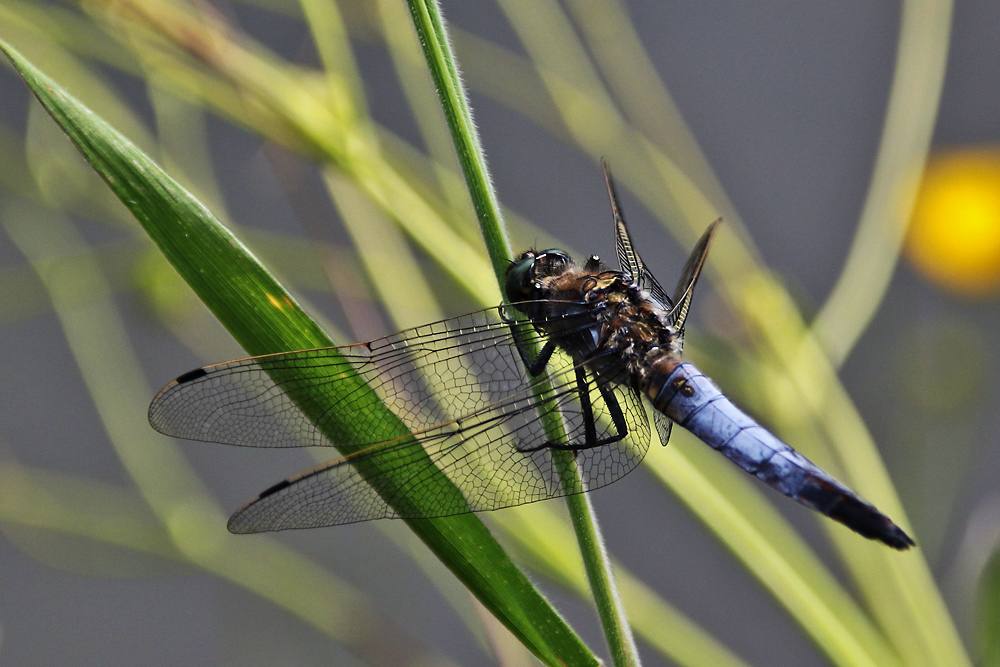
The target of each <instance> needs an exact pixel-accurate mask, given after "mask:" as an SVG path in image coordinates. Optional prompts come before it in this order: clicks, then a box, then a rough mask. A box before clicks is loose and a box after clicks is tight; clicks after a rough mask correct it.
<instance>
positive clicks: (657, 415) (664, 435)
mask: <svg viewBox="0 0 1000 667" xmlns="http://www.w3.org/2000/svg"><path fill="white" fill-rule="evenodd" d="M653 423H655V424H656V432H657V434H659V436H660V444H661V445H663V446H664V447H666V446H667V443H668V442H670V431H671V429H673V427H674V423H673V422H672V421H670V417H667V416H666V415H664V414H663V413H662V412H659V411H657V410H654V411H653Z"/></svg>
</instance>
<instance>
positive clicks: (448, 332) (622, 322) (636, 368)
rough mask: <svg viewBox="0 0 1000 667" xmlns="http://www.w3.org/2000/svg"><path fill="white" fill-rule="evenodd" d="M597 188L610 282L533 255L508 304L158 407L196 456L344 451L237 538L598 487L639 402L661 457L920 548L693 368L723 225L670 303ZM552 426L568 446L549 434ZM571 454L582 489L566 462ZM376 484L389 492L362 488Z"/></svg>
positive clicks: (254, 513)
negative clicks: (607, 230) (693, 345)
mask: <svg viewBox="0 0 1000 667" xmlns="http://www.w3.org/2000/svg"><path fill="white" fill-rule="evenodd" d="M604 171H605V181H606V184H607V189H608V195H609V197H610V199H611V206H612V212H613V216H614V226H615V241H616V249H617V255H618V263H619V267H618V269H617V270H614V269H612V268H609V267H607V266H605V265H604V264H602V263H601V261H600V259H599V258H598V257H597V256H591V257H590V258H588V259H587V260H586V262H584V264H583V265H582V266H581V265H578V264H576V263H574V262H573V260H572V259H571V258H570V257H569V255H568V254H567V253H566V252H564V251H562V250H558V249H549V250H543V251H536V250H529V251H527V252H525V253H523V254H522V255H521V256H520V257H519V258H518V259H517V260H516V261H514V262H512V263H511V264H510V266H509V267H508V270H507V278H506V285H505V291H506V296H507V302H508V303H507V304H506V305H503V306H500V307H496V308H489V309H486V310H482V311H478V312H474V313H469V314H466V315H462V316H459V317H455V318H452V319H448V320H443V321H440V322H436V323H432V324H427V325H424V326H421V327H417V328H415V329H410V330H407V331H402V332H400V333H396V334H393V335H391V336H386V337H384V338H378V339H375V340H372V341H369V342H367V343H359V344H355V345H347V346H341V347H335V348H323V349H314V350H300V351H295V352H283V353H279V354H271V355H266V356H260V357H254V358H249V359H241V360H237V361H231V362H227V363H222V364H217V365H213V366H207V367H204V368H200V369H197V370H194V371H191V372H189V373H185V374H184V375H181V376H180V377H178V378H177V379H176V380H174V381H173V382H171V383H170V384H168V385H167V386H166V387H164V388H163V389H162V390H161V391H160V392H159V393H158V394H157V395H156V397H155V398H154V399H153V402H152V404H151V405H150V408H149V421H150V424H152V426H153V428H155V429H156V430H158V431H160V432H161V433H164V434H166V435H171V436H176V437H180V438H187V439H190V440H202V441H208V442H219V443H225V444H232V445H242V446H251V447H304V446H326V447H330V446H338V447H340V448H341V449H342V450H343V451H347V452H350V453H349V454H348V455H346V456H343V457H340V458H337V459H335V460H332V461H330V462H328V463H325V464H322V465H319V466H317V467H315V468H312V469H310V470H307V471H305V472H302V473H300V474H298V475H296V476H294V477H291V478H289V479H286V480H284V481H282V482H280V483H278V484H276V485H274V486H273V487H271V488H269V489H267V490H265V491H264V492H263V493H261V494H260V495H259V496H257V497H256V498H254V499H253V500H251V501H250V502H249V503H247V504H246V505H245V506H243V507H242V508H241V509H239V510H238V511H237V512H236V513H235V514H233V516H232V517H231V518H230V520H229V524H228V527H229V530H230V531H232V532H234V533H255V532H262V531H271V530H284V529H292V528H314V527H319V526H330V525H338V524H346V523H353V522H358V521H368V520H372V519H379V518H398V517H409V518H426V517H442V516H449V515H454V514H460V513H464V512H478V511H486V510H496V509H501V508H504V507H511V506H514V505H520V504H524V503H529V502H535V501H539V500H545V499H549V498H555V497H559V496H565V495H567V494H571V493H579V492H584V491H589V490H592V489H596V488H599V487H602V486H605V485H607V484H610V483H612V482H614V481H616V480H618V479H620V478H621V477H623V476H624V475H626V474H627V473H629V472H630V471H631V470H633V469H634V468H635V467H636V466H637V465H638V464H639V462H640V461H641V460H642V458H643V457H644V456H645V454H646V451H647V449H648V447H649V442H650V436H651V429H650V426H649V421H648V418H647V411H646V408H645V406H644V404H643V397H645V400H646V401H647V402H648V403H649V404H650V405H651V406H652V408H653V421H654V423H655V426H656V429H657V432H658V434H659V437H660V441H661V442H662V443H663V444H664V445H666V444H667V441H668V440H669V438H670V431H671V428H672V426H673V425H674V424H678V425H680V426H681V427H683V428H685V429H687V430H689V431H691V432H692V433H693V434H694V435H696V436H698V437H699V438H700V439H701V440H703V441H704V442H705V443H706V444H708V445H709V446H710V447H712V448H713V449H715V450H716V451H718V452H719V453H721V454H722V455H724V456H726V457H727V458H729V459H730V460H731V461H732V462H733V463H735V464H736V465H737V466H739V467H740V468H742V469H743V470H744V471H746V472H747V473H749V474H751V475H753V476H755V477H756V478H757V479H759V480H760V481H762V482H764V483H765V484H767V485H768V486H770V487H772V488H773V489H775V490H777V491H778V492H779V493H781V494H783V495H785V496H787V497H789V498H791V499H792V500H795V501H797V502H799V503H801V504H802V505H805V506H806V507H809V508H811V509H813V510H816V511H817V512H820V513H821V514H824V515H826V516H828V517H830V518H831V519H833V520H835V521H839V522H840V523H842V524H844V525H845V526H847V527H848V528H850V529H851V530H854V531H855V532H857V533H859V534H860V535H862V536H864V537H867V538H870V539H875V540H879V541H881V542H883V543H885V544H887V545H889V546H890V547H893V548H896V549H907V548H909V547H911V546H913V545H914V542H913V540H912V539H910V537H909V536H908V535H907V534H906V533H905V532H903V530H902V529H901V528H899V527H898V526H897V525H896V524H894V523H893V522H892V521H891V520H890V519H889V518H888V517H886V516H885V515H884V514H882V513H881V512H879V511H878V510H877V509H876V508H875V507H874V506H873V505H871V504H870V503H868V502H867V501H865V500H863V499H862V498H860V497H859V496H858V495H857V494H855V493H854V492H853V491H851V490H850V489H849V488H847V487H846V486H845V485H843V484H841V483H840V482H838V481H837V480H835V479H834V478H833V477H832V476H830V475H829V474H827V473H826V472H824V471H823V470H822V469H820V468H819V467H818V466H816V465H815V464H813V463H812V462H810V461H809V460H808V459H806V458H805V457H804V456H802V455H801V454H799V453H797V452H796V451H795V450H794V449H792V448H791V447H789V446H788V445H787V444H785V443H784V442H782V441H781V440H779V439H778V438H777V437H775V436H774V435H772V434H771V433H770V432H769V431H768V430H767V429H765V428H764V427H762V426H761V425H760V424H758V423H757V422H756V421H755V420H754V419H753V418H751V417H750V416H748V415H747V414H746V413H744V412H743V411H741V410H740V409H739V408H738V407H736V406H735V405H734V404H733V403H732V402H731V401H730V400H729V399H728V398H726V396H725V395H723V394H722V392H721V391H720V390H719V388H718V387H717V386H716V385H715V384H714V383H713V382H712V381H711V380H710V379H709V378H708V377H706V376H705V375H704V374H703V373H701V371H699V370H698V369H697V368H696V367H695V366H693V365H692V364H691V363H690V362H687V361H683V360H682V358H681V351H682V348H683V344H684V324H685V321H686V319H687V316H688V312H689V309H690V306H691V299H692V295H693V292H694V287H695V284H696V283H697V281H698V277H699V275H700V274H701V270H702V267H703V266H704V263H705V258H706V256H707V253H708V250H709V247H710V245H711V242H712V239H713V237H714V235H715V233H716V230H717V229H718V227H719V224H720V222H721V220H718V221H716V222H714V223H713V224H712V225H710V226H709V228H708V230H707V231H706V232H705V234H704V235H703V236H702V238H701V239H700V240H699V242H698V244H697V245H696V246H695V248H694V250H693V252H692V253H691V256H690V258H689V259H688V261H687V263H686V265H685V266H684V269H683V271H682V273H681V278H680V281H679V283H678V285H677V288H676V290H675V291H674V293H673V295H672V296H671V295H668V294H667V292H666V291H665V290H664V289H663V288H662V287H661V286H660V284H659V282H657V280H656V279H655V278H654V277H653V275H652V274H651V273H650V272H649V270H648V269H647V267H646V264H645V263H644V262H643V261H642V259H641V258H640V256H639V253H638V252H637V251H636V249H635V247H634V246H633V244H632V240H631V237H630V235H629V231H628V227H627V226H626V224H625V219H624V217H623V216H622V213H621V206H620V204H619V199H618V196H617V193H616V191H615V186H614V182H613V180H612V178H611V174H610V172H609V170H608V169H607V166H606V165H605V170H604ZM532 350H537V353H536V354H534V357H533V358H532ZM358 377H360V379H361V380H363V381H364V382H365V383H366V385H367V386H368V388H370V389H371V390H372V391H374V392H375V394H376V395H377V396H378V397H379V398H380V399H381V400H382V402H384V403H385V405H386V406H388V408H389V409H390V410H392V411H393V413H394V414H395V415H396V416H397V417H398V418H399V420H400V421H402V422H403V423H404V424H405V425H406V426H407V427H408V428H409V430H410V435H407V436H405V437H392V436H391V435H390V434H389V433H387V431H386V427H385V425H384V424H382V423H379V422H377V421H373V419H372V417H371V416H370V413H369V412H368V411H366V410H363V409H362V408H361V406H362V403H363V401H364V400H366V398H364V397H363V394H364V395H365V396H367V394H366V393H365V392H360V391H356V390H353V389H351V387H354V386H355V385H348V384H346V383H347V382H348V380H347V378H358ZM345 390H346V391H345ZM328 392H329V393H328ZM331 396H336V397H337V398H330V397H331ZM293 397H294V398H293ZM309 402H315V404H314V405H310V404H309ZM320 405H322V406H323V407H322V408H319V407H318V406H320ZM333 413H336V414H337V415H338V416H340V415H344V414H348V415H353V414H354V413H357V416H356V421H357V423H356V424H355V428H352V429H350V432H346V431H341V430H338V428H337V427H336V426H335V424H336V423H339V420H336V419H333V418H332V416H331V415H332V414H333ZM306 414H310V415H313V418H312V419H310V418H308V417H307V416H306ZM316 415H319V416H318V417H317V416H316ZM553 418H555V419H557V420H558V421H559V423H560V424H561V425H562V430H563V432H564V437H561V438H559V439H553V438H552V437H551V436H550V435H549V434H550V433H551V430H550V429H551V427H550V424H551V422H552V419H553ZM566 451H568V452H571V453H572V459H573V460H574V462H575V464H576V465H575V466H574V467H575V469H576V474H575V475H573V476H567V475H566V474H565V472H564V471H565V467H564V466H561V465H559V463H558V461H557V460H556V453H557V452H566ZM439 472H441V473H444V475H446V476H447V477H448V479H449V480H451V482H452V483H453V484H454V486H455V487H457V489H458V490H459V491H460V493H459V494H444V495H441V496H440V497H438V496H437V495H435V496H433V497H431V496H430V494H437V493H438V490H437V489H438V487H436V486H434V485H432V484H428V479H429V478H430V477H431V476H432V475H436V474H438V473H439ZM382 475H391V476H392V478H393V484H392V485H378V484H375V485H372V484H370V483H369V481H368V480H371V479H373V478H374V477H378V476H382ZM376 486H379V487H380V488H382V489H383V490H382V491H381V492H379V491H376V490H375V487H376ZM385 489H390V490H389V491H386V490H385ZM383 494H384V495H383ZM414 499H419V500H420V502H413V500H414Z"/></svg>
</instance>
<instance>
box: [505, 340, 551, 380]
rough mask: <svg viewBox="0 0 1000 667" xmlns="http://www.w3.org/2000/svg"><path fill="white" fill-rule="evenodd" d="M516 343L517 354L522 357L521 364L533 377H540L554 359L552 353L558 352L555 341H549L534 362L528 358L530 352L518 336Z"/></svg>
mask: <svg viewBox="0 0 1000 667" xmlns="http://www.w3.org/2000/svg"><path fill="white" fill-rule="evenodd" d="M514 343H515V345H514V347H516V348H517V353H518V354H520V355H521V362H522V363H523V364H524V367H525V368H527V369H528V374H529V375H531V377H538V376H539V375H540V374H541V372H542V371H544V370H545V367H546V366H548V365H549V361H550V360H551V359H552V353H553V352H555V351H556V347H557V345H556V343H555V341H552V340H550V341H547V342H546V343H545V345H544V346H543V347H542V349H541V351H540V352H539V353H538V356H537V357H535V359H534V360H532V359H529V358H528V351H527V350H525V349H524V345H522V343H521V341H520V340H519V339H518V338H517V336H515V337H514Z"/></svg>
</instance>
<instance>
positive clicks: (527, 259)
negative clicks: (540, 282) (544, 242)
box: [504, 253, 536, 303]
mask: <svg viewBox="0 0 1000 667" xmlns="http://www.w3.org/2000/svg"><path fill="white" fill-rule="evenodd" d="M535 260H536V257H535V255H533V254H529V253H525V254H524V255H522V256H521V259H519V260H517V261H516V262H513V263H511V265H510V266H509V267H508V268H507V282H506V284H505V285H504V289H505V291H506V292H507V301H509V302H510V303H517V302H519V301H526V300H527V299H530V298H531V293H532V291H533V285H532V281H533V280H534V273H535V272H534V267H535Z"/></svg>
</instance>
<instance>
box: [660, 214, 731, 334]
mask: <svg viewBox="0 0 1000 667" xmlns="http://www.w3.org/2000/svg"><path fill="white" fill-rule="evenodd" d="M720 224H722V218H719V219H718V220H716V221H715V222H713V223H712V224H710V225H709V226H708V229H706V230H705V233H704V234H702V235H701V238H700V239H699V240H698V243H697V244H696V245H695V247H694V250H692V251H691V255H690V256H689V257H688V260H687V262H686V263H685V264H684V270H683V271H681V278H680V280H679V281H677V289H676V291H675V292H674V298H673V304H674V306H673V309H672V310H671V311H670V322H671V324H673V325H674V328H675V329H676V330H677V336H678V338H679V340H680V342H681V344H682V345H683V342H684V322H685V321H686V320H687V316H688V311H689V310H690V308H691V297H692V296H694V286H695V284H697V282H698V277H699V276H700V275H701V269H702V267H704V266H705V258H706V257H707V256H708V249H709V247H710V246H711V245H712V239H713V238H715V232H716V230H718V229H719V225H720Z"/></svg>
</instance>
